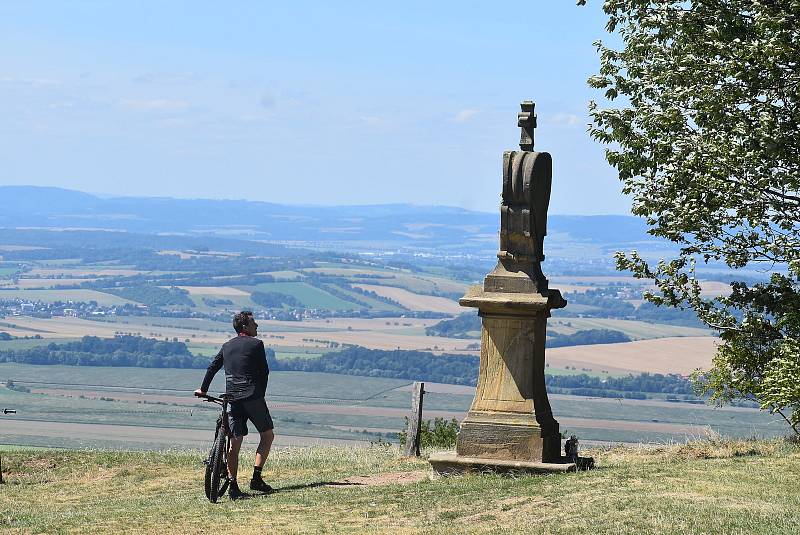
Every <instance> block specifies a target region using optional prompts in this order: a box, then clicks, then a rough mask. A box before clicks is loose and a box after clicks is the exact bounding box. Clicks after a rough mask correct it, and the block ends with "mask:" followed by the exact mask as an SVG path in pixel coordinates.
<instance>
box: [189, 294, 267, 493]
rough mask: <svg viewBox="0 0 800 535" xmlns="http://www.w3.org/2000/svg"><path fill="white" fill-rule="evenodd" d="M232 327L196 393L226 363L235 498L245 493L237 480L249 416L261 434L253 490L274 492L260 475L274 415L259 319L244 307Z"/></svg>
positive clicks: (204, 389) (230, 469)
mask: <svg viewBox="0 0 800 535" xmlns="http://www.w3.org/2000/svg"><path fill="white" fill-rule="evenodd" d="M233 328H234V330H235V331H236V334H237V336H236V337H235V338H231V339H230V340H228V341H227V342H225V343H224V344H223V345H222V349H220V350H219V353H217V356H216V357H214V360H212V361H211V364H210V365H209V366H208V370H207V371H206V376H205V378H204V379H203V384H202V386H201V387H200V388H198V389H197V390H195V394H200V395H205V393H206V392H207V391H208V387H209V386H210V385H211V381H212V379H214V375H215V374H216V373H217V372H218V371H219V369H220V368H222V367H223V366H225V392H226V393H227V394H228V395H229V396H230V399H231V402H230V404H229V405H228V425H229V428H230V430H231V435H232V436H231V440H230V444H231V445H230V450H229V451H228V475H229V476H230V479H231V484H230V490H229V491H228V494H229V496H230V497H231V499H232V500H236V499H238V498H241V497H242V496H243V495H244V493H243V492H242V491H241V490H240V489H239V485H238V484H237V482H236V474H237V472H238V468H239V449H240V448H241V446H242V439H244V436H245V435H246V434H247V420H250V421H251V422H253V425H254V426H255V427H256V429H257V430H258V433H259V435H260V441H259V443H258V448H257V449H256V461H255V466H254V467H253V477H252V479H251V480H250V489H251V490H255V491H259V492H272V487H270V486H269V485H268V484H267V483H266V482H264V480H263V479H262V478H261V469H262V468H263V467H264V463H265V462H266V460H267V456H268V455H269V450H270V447H271V446H272V441H273V439H274V438H275V434H274V433H273V431H272V429H273V424H272V418H271V417H270V414H269V409H268V408H267V402H266V401H265V400H264V394H265V392H266V390H267V376H268V375H269V368H268V366H267V355H266V352H265V351H264V343H263V342H262V341H261V340H259V339H257V338H256V337H255V336H256V334H257V333H258V323H256V321H255V320H254V319H253V313H252V312H250V311H246V310H245V311H242V312H240V313H238V314H236V315H235V316H234V317H233Z"/></svg>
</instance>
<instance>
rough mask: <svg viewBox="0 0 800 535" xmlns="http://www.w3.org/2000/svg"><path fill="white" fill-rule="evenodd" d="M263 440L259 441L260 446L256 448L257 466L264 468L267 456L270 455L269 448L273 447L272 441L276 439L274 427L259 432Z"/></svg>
mask: <svg viewBox="0 0 800 535" xmlns="http://www.w3.org/2000/svg"><path fill="white" fill-rule="evenodd" d="M259 436H260V437H261V440H260V441H259V443H258V448H256V464H255V466H256V468H262V467H263V466H264V463H265V462H266V461H267V457H269V450H270V448H271V447H272V441H273V440H275V433H274V432H273V431H272V429H267V430H266V431H262V432H261V433H259Z"/></svg>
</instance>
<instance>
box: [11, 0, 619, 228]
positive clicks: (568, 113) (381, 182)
mask: <svg viewBox="0 0 800 535" xmlns="http://www.w3.org/2000/svg"><path fill="white" fill-rule="evenodd" d="M508 13H517V14H519V15H521V16H514V17H509V16H508ZM526 14H530V16H524V15H526ZM604 24H605V17H604V15H603V14H602V10H601V6H600V5H597V4H595V5H588V6H584V7H577V6H575V5H574V3H564V4H562V3H558V4H555V3H547V4H546V5H542V6H538V5H537V6H535V8H534V6H530V5H528V4H526V3H523V2H516V3H514V4H510V5H506V6H504V8H503V9H502V10H498V9H497V8H496V7H494V6H489V5H483V4H464V3H460V4H458V5H457V7H455V8H454V7H453V6H452V5H450V4H443V5H439V4H437V5H429V4H427V3H421V2H418V3H412V4H410V5H409V4H404V5H402V6H400V5H381V6H373V5H366V4H365V5H361V4H355V5H337V6H328V5H318V4H314V3H309V4H305V3H300V4H297V3H295V4H292V5H290V6H285V5H268V6H267V5H263V4H260V3H254V2H246V3H242V4H238V5H237V6H235V7H220V6H218V5H215V4H211V3H208V2H175V3H169V4H160V3H156V2H145V3H140V4H137V5H127V4H113V5H100V4H98V3H95V2H91V1H80V2H71V3H70V4H69V5H68V6H66V5H64V4H61V3H58V2H42V3H36V4H35V5H31V4H29V3H23V2H5V3H3V4H2V5H0V36H2V37H0V47H3V48H4V49H6V50H7V51H11V50H13V51H14V53H13V54H12V53H7V54H3V55H0V111H2V113H3V116H4V118H5V120H4V121H2V123H0V158H2V159H3V161H4V163H5V168H4V172H3V173H2V174H0V185H12V184H30V185H37V186H55V187H62V188H67V189H76V190H80V191H90V192H97V193H96V194H98V195H101V196H106V195H107V196H123V197H125V196H132V197H142V196H158V197H170V198H208V199H215V198H228V197H229V196H230V194H229V193H228V191H229V190H230V189H232V187H233V188H234V189H240V190H246V192H247V195H246V196H247V197H248V198H250V199H252V200H258V201H263V202H273V203H278V204H295V203H299V204H302V205H307V204H311V205H318V204H323V205H324V204H327V203H331V204H333V205H349V206H360V205H367V204H387V203H395V202H399V203H403V204H414V205H433V206H457V207H461V208H465V209H469V210H473V211H479V212H491V211H493V210H494V208H495V205H496V199H497V198H498V195H499V191H500V181H501V171H500V169H501V159H502V152H503V150H508V149H515V148H516V146H517V142H518V139H519V129H518V128H517V125H516V115H517V112H518V111H519V103H520V101H522V100H533V101H534V102H536V104H537V107H536V112H537V115H538V118H539V126H538V128H537V130H536V136H537V144H536V149H537V150H540V151H547V152H550V153H551V154H552V156H553V161H554V175H553V192H552V200H551V210H552V212H553V213H557V214H562V213H563V214H576V215H590V214H594V215H601V214H608V215H625V214H628V213H629V210H630V201H629V200H628V199H627V198H625V197H624V196H623V195H622V194H621V193H620V190H621V184H620V183H619V181H618V180H617V177H616V173H615V171H614V170H613V169H612V168H611V167H610V166H609V165H608V164H607V163H606V162H605V159H604V156H603V147H602V146H601V145H599V144H597V143H595V142H593V141H592V140H591V139H589V136H588V134H587V133H586V126H585V125H586V123H588V111H587V104H588V101H589V100H590V99H597V100H600V101H602V100H603V96H602V94H600V93H598V92H597V91H594V90H591V89H590V88H589V87H588V86H587V84H586V79H587V78H588V77H589V76H590V75H592V74H594V73H595V72H596V71H597V69H598V68H599V59H598V57H597V54H596V52H595V50H594V47H593V45H592V42H593V41H594V40H595V39H598V38H602V39H604V40H613V37H612V36H609V35H608V34H606V33H605V30H604ZM34 36H35V37H34ZM232 184H233V186H232ZM237 196H238V195H237Z"/></svg>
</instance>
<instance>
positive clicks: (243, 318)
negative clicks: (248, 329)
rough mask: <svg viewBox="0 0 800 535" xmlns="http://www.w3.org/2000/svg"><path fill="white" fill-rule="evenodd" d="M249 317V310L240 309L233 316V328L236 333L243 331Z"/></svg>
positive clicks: (248, 321) (250, 316)
mask: <svg viewBox="0 0 800 535" xmlns="http://www.w3.org/2000/svg"><path fill="white" fill-rule="evenodd" d="M251 319H253V313H252V312H251V311H249V310H242V311H241V312H239V313H238V314H236V315H235V316H234V317H233V329H234V330H235V331H236V332H237V333H243V332H244V328H245V326H247V324H248V323H250V320H251Z"/></svg>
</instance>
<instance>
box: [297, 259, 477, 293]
mask: <svg viewBox="0 0 800 535" xmlns="http://www.w3.org/2000/svg"><path fill="white" fill-rule="evenodd" d="M302 271H303V272H316V273H322V274H328V275H335V276H337V277H344V278H347V279H348V281H349V282H351V283H363V284H376V285H379V286H394V287H396V288H404V289H406V290H408V291H410V292H414V293H419V294H426V295H432V294H436V293H442V292H444V293H448V292H456V293H457V292H461V293H463V292H464V291H465V290H466V289H467V286H468V285H467V284H464V283H463V282H460V281H455V280H452V279H448V278H445V277H439V276H435V275H417V274H412V273H410V272H407V271H403V270H396V269H388V268H377V267H376V268H363V267H357V268H356V267H348V266H345V265H344V264H330V265H328V266H320V267H316V268H308V269H304V270H302ZM364 275H379V276H380V278H372V277H364Z"/></svg>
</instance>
